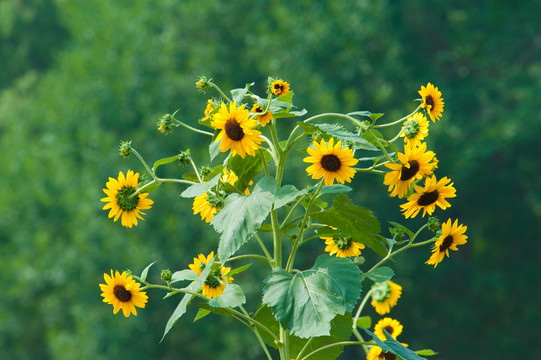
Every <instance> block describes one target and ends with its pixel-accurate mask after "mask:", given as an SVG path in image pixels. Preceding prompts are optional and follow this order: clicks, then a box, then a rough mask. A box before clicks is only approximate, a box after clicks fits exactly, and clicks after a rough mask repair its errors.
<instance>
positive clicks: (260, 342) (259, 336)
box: [239, 305, 272, 360]
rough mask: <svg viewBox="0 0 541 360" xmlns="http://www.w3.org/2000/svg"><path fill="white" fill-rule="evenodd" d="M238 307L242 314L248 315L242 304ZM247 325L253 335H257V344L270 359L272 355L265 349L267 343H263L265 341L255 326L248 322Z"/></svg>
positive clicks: (270, 359)
mask: <svg viewBox="0 0 541 360" xmlns="http://www.w3.org/2000/svg"><path fill="white" fill-rule="evenodd" d="M239 309H240V310H241V311H242V312H243V314H244V315H246V316H248V317H250V314H248V312H247V311H246V310H245V309H244V307H243V306H242V305H241V306H239ZM250 318H251V317H250ZM249 326H250V329H251V330H252V331H253V332H254V334H255V336H256V337H257V340H258V341H259V345H261V347H262V348H263V351H264V352H265V354H266V355H267V358H268V359H269V360H272V356H271V354H270V353H269V349H267V345H266V344H265V341H264V340H263V338H262V337H261V334H260V333H259V330H258V329H257V327H256V326H255V325H253V324H250V325H249Z"/></svg>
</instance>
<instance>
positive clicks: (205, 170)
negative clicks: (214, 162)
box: [199, 166, 211, 177]
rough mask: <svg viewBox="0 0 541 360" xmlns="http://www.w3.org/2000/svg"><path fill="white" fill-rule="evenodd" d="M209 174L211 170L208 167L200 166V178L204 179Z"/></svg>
mask: <svg viewBox="0 0 541 360" xmlns="http://www.w3.org/2000/svg"><path fill="white" fill-rule="evenodd" d="M210 172H211V169H210V168H209V167H208V166H201V170H199V173H200V174H201V176H203V177H205V176H207V175H208V174H210Z"/></svg>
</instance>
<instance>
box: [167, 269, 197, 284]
mask: <svg viewBox="0 0 541 360" xmlns="http://www.w3.org/2000/svg"><path fill="white" fill-rule="evenodd" d="M196 279H197V274H196V273H195V272H193V271H192V270H190V269H185V270H180V271H175V272H174V273H173V276H171V281H170V282H171V283H174V282H177V281H182V280H190V281H194V280H196Z"/></svg>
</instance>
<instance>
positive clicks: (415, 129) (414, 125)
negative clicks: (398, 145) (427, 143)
mask: <svg viewBox="0 0 541 360" xmlns="http://www.w3.org/2000/svg"><path fill="white" fill-rule="evenodd" d="M420 129H421V126H420V125H419V123H418V122H417V121H415V120H408V122H406V125H404V136H406V137H407V138H408V139H413V138H414V137H415V136H417V134H418V133H419V130H420Z"/></svg>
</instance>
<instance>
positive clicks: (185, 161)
mask: <svg viewBox="0 0 541 360" xmlns="http://www.w3.org/2000/svg"><path fill="white" fill-rule="evenodd" d="M178 162H179V163H180V165H182V166H186V165H189V164H190V149H188V150H186V151H181V152H180V155H179V156H178Z"/></svg>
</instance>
